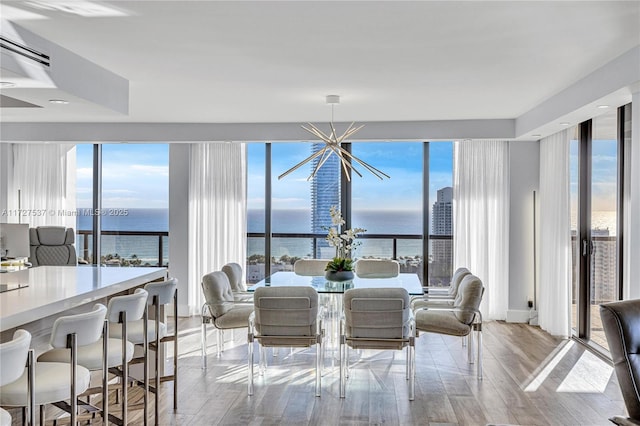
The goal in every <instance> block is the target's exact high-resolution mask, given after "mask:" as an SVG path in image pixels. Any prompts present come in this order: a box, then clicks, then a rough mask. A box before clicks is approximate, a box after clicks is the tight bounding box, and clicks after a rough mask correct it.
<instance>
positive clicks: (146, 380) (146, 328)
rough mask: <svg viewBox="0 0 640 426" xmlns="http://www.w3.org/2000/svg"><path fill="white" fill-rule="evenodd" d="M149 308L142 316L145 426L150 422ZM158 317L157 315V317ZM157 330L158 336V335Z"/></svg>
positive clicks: (145, 309)
mask: <svg viewBox="0 0 640 426" xmlns="http://www.w3.org/2000/svg"><path fill="white" fill-rule="evenodd" d="M147 309H148V307H147V306H145V308H144V313H143V314H142V332H143V334H144V338H143V340H142V341H143V343H144V401H143V404H144V425H145V426H147V422H148V421H149V322H148V320H149V312H148V310H147ZM156 316H157V315H156ZM157 330H158V329H157V328H156V335H157V334H158V331H157ZM156 424H158V418H157V416H156Z"/></svg>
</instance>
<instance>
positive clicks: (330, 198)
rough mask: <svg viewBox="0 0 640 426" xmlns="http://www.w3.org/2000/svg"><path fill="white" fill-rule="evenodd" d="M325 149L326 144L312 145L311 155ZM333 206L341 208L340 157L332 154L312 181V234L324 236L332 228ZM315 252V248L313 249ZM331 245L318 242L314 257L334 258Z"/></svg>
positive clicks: (321, 241)
mask: <svg viewBox="0 0 640 426" xmlns="http://www.w3.org/2000/svg"><path fill="white" fill-rule="evenodd" d="M324 147H325V144H324V143H314V144H312V145H311V153H312V154H313V153H316V152H318V151H320V150H321V149H322V148H324ZM321 159H322V155H321V156H318V157H316V158H315V159H313V160H312V162H311V170H314V169H315V167H316V166H317V165H318V162H319V161H321ZM331 206H338V207H340V161H339V158H338V156H336V155H335V154H332V155H331V156H330V157H329V158H328V159H327V160H326V161H325V162H324V164H323V165H322V167H320V168H319V169H318V172H317V173H316V175H315V176H314V177H313V179H312V180H311V232H313V233H314V234H324V233H326V230H327V228H329V227H330V226H331V215H330V214H329V209H330V208H331ZM311 249H312V252H313V249H314V248H313V247H312V248H311ZM330 250H333V248H331V249H329V244H328V243H327V242H326V241H325V240H324V239H318V240H317V246H316V248H315V253H314V256H315V257H316V258H322V257H327V256H330V257H333V255H334V254H333V253H332V252H331V253H330Z"/></svg>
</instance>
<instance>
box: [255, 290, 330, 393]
mask: <svg viewBox="0 0 640 426" xmlns="http://www.w3.org/2000/svg"><path fill="white" fill-rule="evenodd" d="M323 334H324V329H323V317H322V309H321V308H320V307H319V306H318V293H317V292H316V290H315V289H313V288H312V287H260V288H257V289H256V292H255V297H254V312H253V313H252V314H251V316H250V317H249V334H248V343H249V344H248V348H247V350H248V362H249V384H248V387H249V389H248V392H249V395H253V365H254V363H253V352H254V351H253V342H254V340H257V341H258V343H259V344H260V373H261V374H264V371H265V368H266V354H265V350H264V348H266V347H274V348H277V347H281V346H285V347H303V348H308V347H311V346H313V345H316V363H315V369H316V396H320V389H321V380H322V379H321V370H322V362H323V346H322V336H323Z"/></svg>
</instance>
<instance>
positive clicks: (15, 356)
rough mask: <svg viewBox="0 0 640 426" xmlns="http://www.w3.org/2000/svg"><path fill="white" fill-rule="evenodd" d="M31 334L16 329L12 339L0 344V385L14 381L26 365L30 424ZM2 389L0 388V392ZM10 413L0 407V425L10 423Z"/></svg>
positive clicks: (31, 382) (32, 403) (33, 420)
mask: <svg viewBox="0 0 640 426" xmlns="http://www.w3.org/2000/svg"><path fill="white" fill-rule="evenodd" d="M30 344H31V334H30V333H29V332H28V331H25V330H16V332H15V333H13V340H11V341H9V342H6V343H2V344H0V387H1V386H4V385H7V384H9V383H12V382H15V381H16V380H18V379H19V378H20V376H22V375H23V374H24V366H25V365H27V376H28V377H29V380H27V395H28V397H27V401H28V404H29V418H30V422H29V423H30V424H34V423H35V414H34V407H35V402H34V399H33V391H32V389H33V350H29V345H30ZM1 392H2V391H1V390H0V393H1ZM10 424H11V415H10V414H9V412H7V411H5V410H3V409H2V408H0V425H2V426H5V425H10Z"/></svg>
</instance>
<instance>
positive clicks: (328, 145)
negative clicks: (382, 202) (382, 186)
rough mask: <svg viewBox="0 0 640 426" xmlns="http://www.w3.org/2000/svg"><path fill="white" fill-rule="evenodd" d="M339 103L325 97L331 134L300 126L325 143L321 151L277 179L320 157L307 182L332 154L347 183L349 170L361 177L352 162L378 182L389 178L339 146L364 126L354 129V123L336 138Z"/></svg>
mask: <svg viewBox="0 0 640 426" xmlns="http://www.w3.org/2000/svg"><path fill="white" fill-rule="evenodd" d="M339 103H340V96H338V95H327V104H329V105H331V122H330V123H329V125H330V127H331V133H329V134H328V135H327V134H326V133H324V132H323V131H322V130H320V129H318V127H316V126H315V125H313V124H311V123H307V126H304V125H303V126H301V127H302V128H303V129H304V130H306V131H307V132H309V133H311V134H312V135H314V136H316V137H318V138H320V139H321V140H322V141H323V142H324V143H325V146H324V147H323V148H322V149H321V150H319V151H317V152H314V153H313V154H311V155H310V156H309V157H307V158H305V159H304V160H302V161H301V162H299V163H298V164H296V165H295V166H293V167H292V168H290V169H289V170H287V171H286V172H284V173H283V174H281V175H280V176H278V179H282V178H283V177H285V176H287V175H288V174H289V173H292V172H294V171H296V170H297V169H299V168H300V167H302V166H303V165H305V164H307V163H308V162H309V161H311V160H313V159H315V158H318V157H320V159H319V160H318V162H317V163H316V166H315V167H314V168H313V171H312V172H311V175H309V177H308V178H307V180H311V179H312V178H313V177H314V176H315V175H316V173H317V172H318V170H320V167H322V165H323V164H324V163H325V162H326V161H327V160H328V159H329V157H331V156H332V155H334V154H335V155H336V156H338V158H339V159H340V163H341V165H342V170H343V171H344V175H345V177H346V178H347V180H349V181H350V180H351V178H350V175H351V174H350V173H349V171H350V170H352V171H353V172H354V173H355V174H357V175H358V176H360V177H362V173H360V171H358V169H356V168H355V167H354V165H353V162H356V163H358V164H360V165H361V166H362V167H364V168H365V169H367V170H368V171H369V172H370V173H371V174H373V175H374V176H375V177H377V178H378V179H380V180H383V178H385V177H386V178H388V179H390V178H391V177H390V176H389V175H387V174H386V173H384V172H382V171H380V170H378V169H376V168H375V167H373V166H372V165H370V164H368V163H367V162H366V161H363V160H361V159H359V158H358V157H356V156H354V155H352V154H351V153H350V152H349V151H347V150H346V149H344V148H343V147H342V146H340V144H341V143H342V142H343V141H344V140H345V139H347V138H348V137H350V136H352V135H354V134H355V133H356V132H357V131H359V130H360V129H362V128H363V127H364V124H361V125H360V126H357V127H355V123H351V124H350V125H349V127H348V128H347V130H345V131H344V133H343V134H342V136H338V133H337V132H336V128H335V126H334V125H333V107H334V106H335V105H336V104H339Z"/></svg>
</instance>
